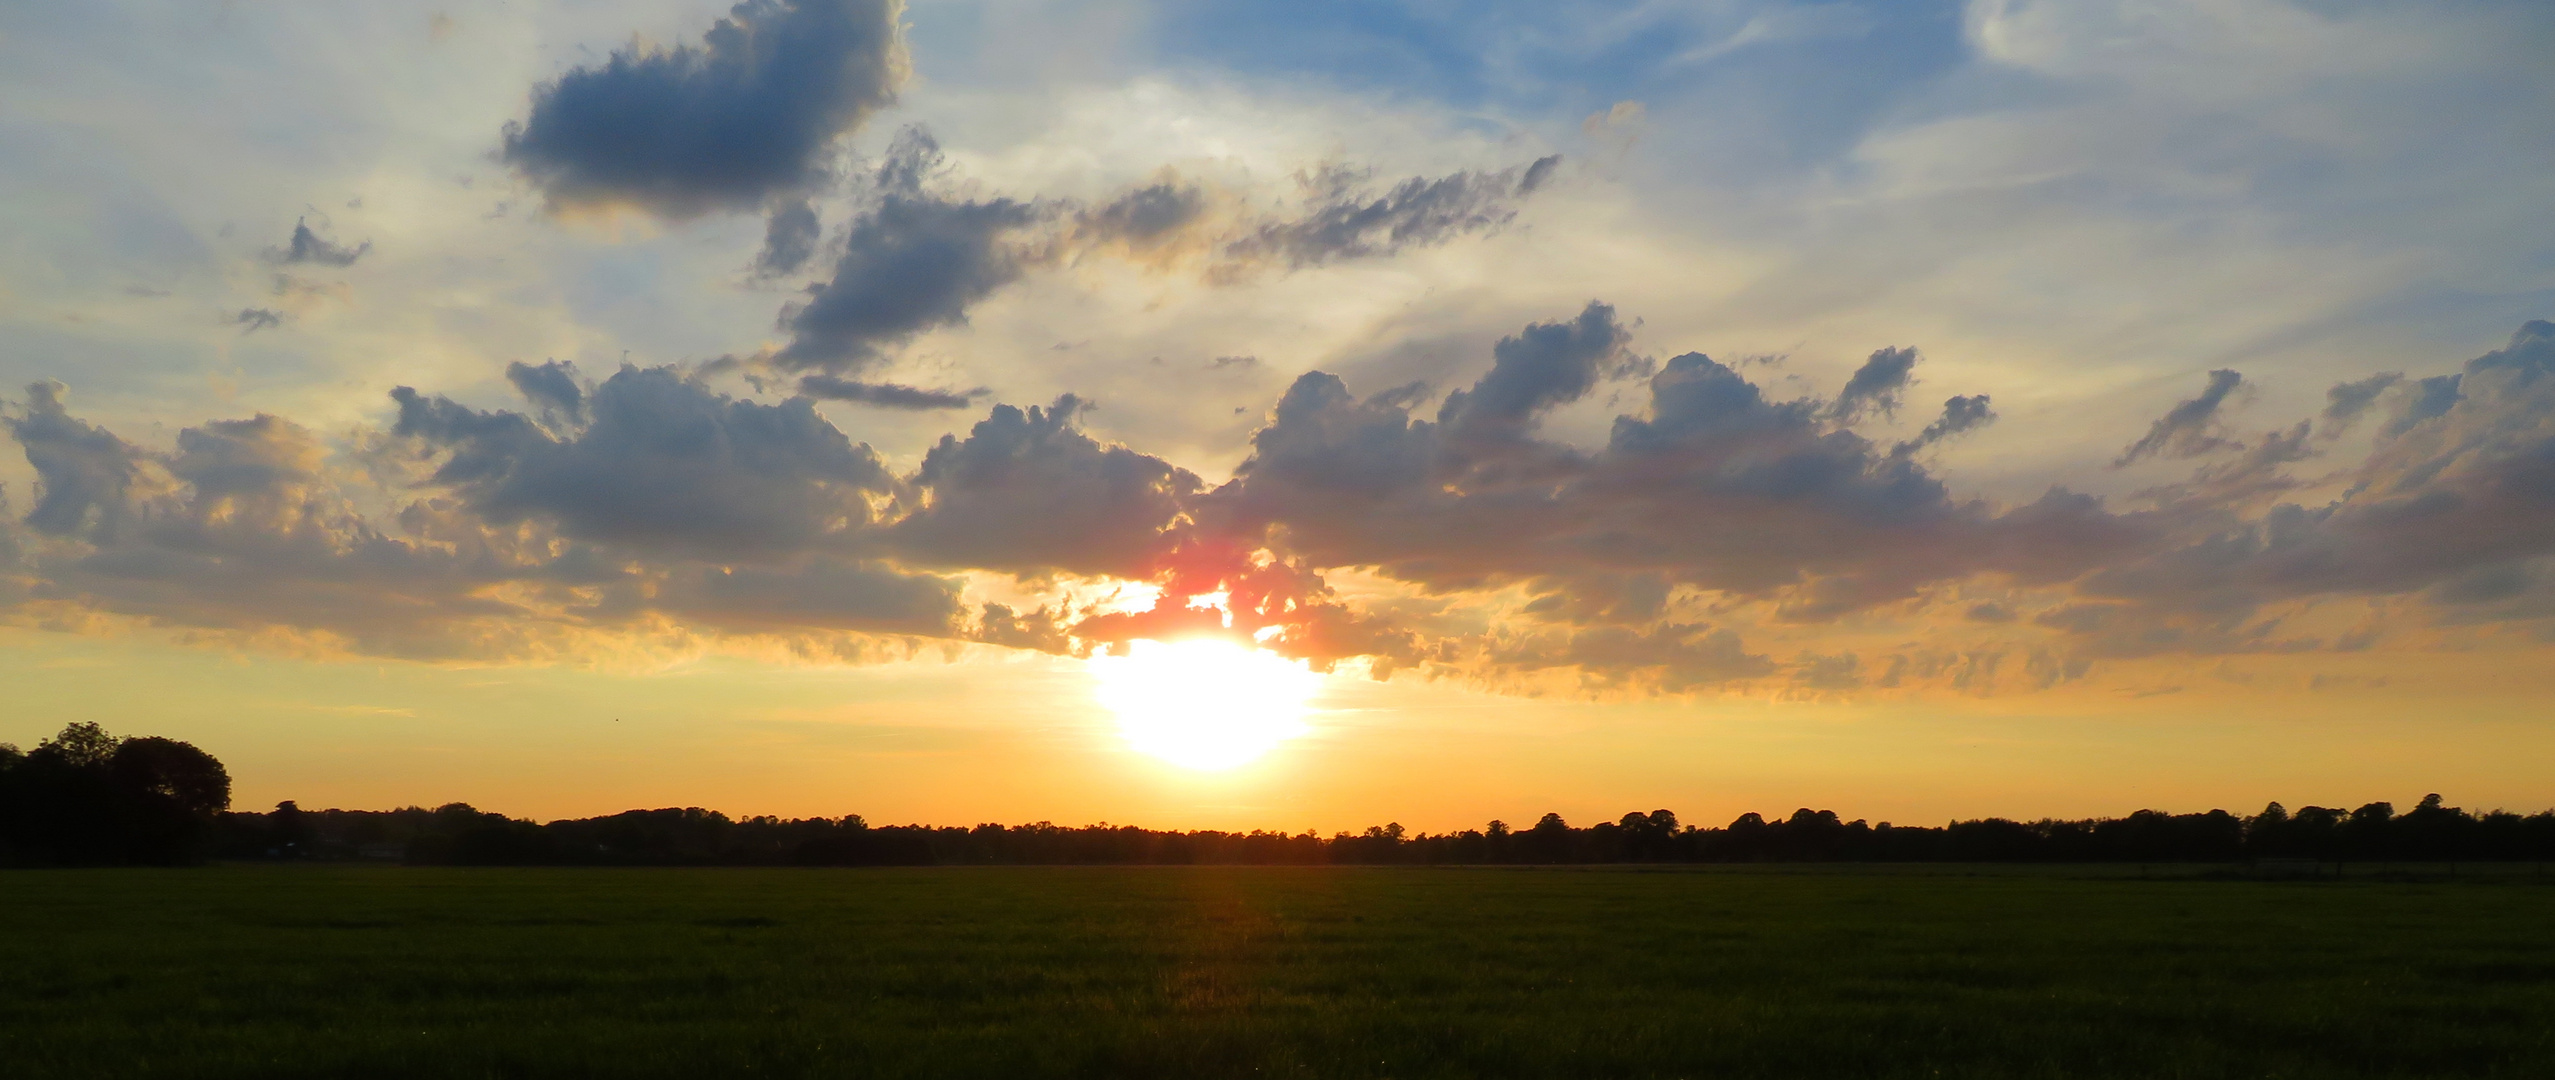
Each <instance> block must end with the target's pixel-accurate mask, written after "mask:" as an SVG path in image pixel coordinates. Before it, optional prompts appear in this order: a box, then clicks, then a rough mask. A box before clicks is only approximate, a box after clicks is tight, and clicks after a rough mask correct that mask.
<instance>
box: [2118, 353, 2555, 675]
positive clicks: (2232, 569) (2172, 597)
mask: <svg viewBox="0 0 2555 1080" xmlns="http://www.w3.org/2000/svg"><path fill="white" fill-rule="evenodd" d="M2425 384H2428V385H2429V386H2445V387H2452V388H2462V391H2459V390H2456V389H2453V390H2452V393H2453V394H2454V395H2455V396H2450V395H2448V394H2440V393H2436V392H2433V391H2430V390H2427V389H2425V388H2424V387H2425ZM2302 438H2303V429H2293V430H2292V431H2290V432H2286V433H2279V434H2278V435H2277V437H2276V439H2275V440H2267V442H2295V441H2297V440H2299V439H2302ZM2257 452H2258V451H2257ZM2347 480H2348V486H2347V488H2345V490H2344V494H2343V495H2341V496H2340V497H2338V498H2335V499H2333V500H2332V501H2329V502H2325V503H2322V504H2320V505H2305V504H2299V503H2282V504H2279V505H2276V506H2272V507H2270V508H2268V509H2267V510H2265V511H2263V512H2262V513H2261V514H2260V515H2259V516H2258V517H2250V518H2240V519H2235V520H2227V519H2226V518H2225V516H2224V515H2220V516H2218V517H2215V518H2210V519H2205V520H2206V522H2207V524H2206V527H2204V528H2200V529H2197V530H2195V531H2194V532H2193V534H2192V535H2188V536H2184V537H2180V538H2177V542H2175V543H2173V544H2170V545H2166V546H2161V547H2160V548H2158V549H2156V550H2153V551H2151V552H2147V553H2142V554H2141V555H2140V557H2138V558H2135V559H2129V560H2123V561H2120V562H2118V563H2115V564H2112V565H2108V566H2105V567H2102V568H2100V569H2099V570H2097V571H2096V572H2094V573H2092V574H2090V575H2088V577H2087V578H2086V579H2085V580H2084V581H2083V582H2082V583H2081V585H2080V591H2081V592H2082V593H2083V594H2084V595H2086V596H2087V597H2091V598H2097V599H2100V600H2104V601H2108V602H2111V603H2114V604H2115V605H2118V606H2117V608H2116V610H2117V611H2118V613H2119V614H2118V615H2117V616H2116V617H2115V618H2114V619H2113V621H2112V623H2111V624H2110V625H2109V626H2106V627H2071V628H2070V629H2074V630H2077V631H2078V632H2080V633H2092V632H2093V631H2094V630H2097V629H2104V630H2120V631H2123V632H2134V633H2137V634H2143V635H2146V636H2147V637H2148V638H2149V639H2150V640H2158V639H2163V638H2165V637H2167V636H2168V635H2180V636H2181V637H2183V638H2194V637H2197V638H2202V639H2206V638H2207V637H2208V636H2210V635H2220V636H2224V635H2235V634H2242V633H2257V634H2258V633H2268V631H2264V630H2259V629H2255V628H2251V625H2252V624H2250V623H2248V622H2247V620H2252V619H2255V618H2256V617H2257V616H2258V615H2259V614H2260V613H2261V612H2263V611H2264V610H2265V609H2266V607H2268V606H2270V605H2275V604H2279V603H2281V602H2284V601H2289V600H2299V599H2305V598H2312V597H2319V596H2388V595H2400V594H2407V593H2415V592H2421V591H2423V590H2426V589H2435V588H2436V589H2439V590H2441V592H2440V593H2438V594H2437V595H2440V596H2443V597H2447V596H2472V595H2481V594H2480V593H2477V592H2475V590H2476V589H2479V588H2481V587H2482V586H2480V585H2478V584H2477V583H2479V582H2489V581H2496V580H2499V581H2514V580H2519V579H2517V578H2514V577H2511V576H2510V572H2511V568H2513V567H2518V566H2521V565H2523V564H2525V563H2526V562H2528V561H2529V560H2535V559H2541V558H2546V557H2549V556H2555V324H2549V323H2545V322H2531V323H2528V324H2526V325H2525V326H2523V327H2521V328H2520V330H2519V332H2518V333H2516V334H2514V335H2513V336H2512V338H2511V340H2510V343H2509V344H2508V345H2507V346H2505V347H2504V348H2502V349H2499V350H2495V351H2494V352H2491V353H2487V354H2485V355H2483V356H2480V357H2477V358H2476V359H2474V360H2472V361H2469V362H2468V363H2467V364H2466V366H2465V369H2464V370H2463V371H2462V372H2460V373H2458V374H2456V375H2450V376H2438V377H2434V378H2430V379H2423V380H2418V381H2416V382H2415V383H2413V384H2412V393H2411V394H2409V395H2408V396H2407V400H2406V403H2405V405H2404V407H2403V410H2402V412H2401V413H2400V414H2399V415H2398V417H2397V419H2396V421H2395V422H2394V423H2392V424H2390V425H2389V426H2388V427H2387V428H2386V429H2385V430H2384V431H2382V432H2381V433H2380V435H2379V442H2378V445H2377V446H2376V448H2375V449H2374V450H2373V451H2372V452H2371V454H2370V455H2369V457H2368V458H2367V459H2366V460H2364V461H2363V462H2361V463H2360V465H2359V466H2358V467H2357V468H2356V469H2355V470H2353V471H2352V473H2351V474H2350V475H2349V476H2348V477H2347ZM2496 575H2500V576H2499V577H2497V576H2496ZM2487 591H2489V590H2487ZM2112 644H2113V647H2115V648H2125V647H2127V646H2126V645H2124V644H2123V643H2121V642H2119V641H2117V640H2115V641H2114V642H2113V643H2112ZM2301 644H2306V643H2301Z"/></svg>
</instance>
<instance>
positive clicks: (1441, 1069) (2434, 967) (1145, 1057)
mask: <svg viewBox="0 0 2555 1080" xmlns="http://www.w3.org/2000/svg"><path fill="white" fill-rule="evenodd" d="M2136 873H2137V872H2136V871H2135V870H2134V869H2132V868H2108V869H2070V868H2017V867H1987V868H1976V869H1964V868H1960V867H1927V868H1922V869H1909V868H1891V867H1836V868H1790V869H1785V868H1765V869H1757V868H1677V869H1635V868H1607V869H1435V868H1362V867H1299V868H1267V867H1262V868H1249V867H1199V868H1178V867H1126V868H1057V867H986V868H955V867H952V868H915V869H902V868H898V869H797V870H788V869H557V868H544V869H434V868H397V867H338V866H221V867H209V868H196V869H156V870H155V869H116V870H68V871H53V870H29V871H12V872H6V873H0V920H5V923H0V925H5V927H6V930H5V932H0V1063H5V1067H0V1073H5V1074H6V1075H8V1076H11V1077H15V1078H20V1080H35V1078H40V1077H81V1078H87V1077H102V1076H183V1077H292V1076H355V1075H360V1076H368V1077H507V1076H616V1077H617V1076H669V1077H672V1076H680V1077H704V1076H744V1075H753V1076H857V1077H921V1076H1004V1077H1016V1076H1071V1077H1220V1076H1324V1077H1328V1076H1378V1077H1384V1076H1391V1077H1475V1076H1482V1077H1493V1076H1519V1077H1525V1076H1532V1077H1616V1076H1622V1077H1652V1076H1657V1077H1938V1076H1946V1077H2084V1076H2099V1077H2359V1076H2371V1077H2374V1076H2541V1077H2542V1076H2555V917H2551V916H2555V885H2551V884H2548V883H2547V882H2546V881H2545V880H2544V879H2540V878H2538V877H2536V876H2535V875H2534V874H2533V873H2531V872H2529V871H2526V870H2518V871H2506V872H2503V873H2499V874H2491V875H2486V876H2483V877H2480V878H2479V877H2475V876H2473V875H2471V874H2470V875H2468V876H2465V877H2461V878H2457V879H2430V880H2380V879H2365V880H2345V881H2331V880H2318V881H2260V880H2223V879H2216V878H2212V877H2209V876H2205V875H2195V874H2182V875H2172V876H2146V877H2141V876H2135V875H2136Z"/></svg>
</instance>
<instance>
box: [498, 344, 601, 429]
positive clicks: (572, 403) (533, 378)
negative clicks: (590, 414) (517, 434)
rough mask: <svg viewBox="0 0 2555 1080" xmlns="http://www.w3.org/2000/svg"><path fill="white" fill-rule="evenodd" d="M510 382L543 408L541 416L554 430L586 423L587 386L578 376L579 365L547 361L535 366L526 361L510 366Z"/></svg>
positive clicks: (537, 405) (518, 390) (528, 398)
mask: <svg viewBox="0 0 2555 1080" xmlns="http://www.w3.org/2000/svg"><path fill="white" fill-rule="evenodd" d="M506 381H507V382H510V383H513V384H514V387H515V392H516V393H519V394H522V395H523V398H524V400H525V401H529V402H531V403H532V404H533V405H534V407H536V408H539V409H540V410H541V418H542V420H543V422H544V423H546V424H548V425H549V426H550V428H551V429H552V430H554V431H555V430H561V429H565V428H573V427H582V426H584V424H585V422H586V389H585V383H584V381H583V380H581V379H579V378H578V377H577V365H575V364H573V363H570V362H568V361H565V360H546V361H543V362H542V364H541V366H539V367H534V366H532V365H530V364H526V363H523V362H522V361H515V362H512V363H509V364H507V365H506Z"/></svg>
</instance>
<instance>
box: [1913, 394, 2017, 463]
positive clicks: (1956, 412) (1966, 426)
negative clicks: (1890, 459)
mask: <svg viewBox="0 0 2555 1080" xmlns="http://www.w3.org/2000/svg"><path fill="white" fill-rule="evenodd" d="M1995 422H1996V410H1994V409H1992V408H1989V407H1988V398H1987V395H1985V394H1966V395H1961V394H1956V395H1953V396H1951V397H1948V398H1945V399H1943V414H1942V415H1941V416H1938V417H1936V418H1935V419H1934V422H1933V423H1930V424H1927V425H1925V430H1923V431H1920V432H1918V433H1917V435H1916V438H1914V439H1911V440H1909V441H1907V442H1903V443H1900V444H1898V445H1897V446H1896V447H1894V448H1892V449H1891V451H1890V452H1891V453H1893V454H1911V453H1914V452H1916V451H1918V450H1921V449H1924V448H1925V447H1928V446H1932V445H1934V444H1935V443H1938V442H1942V441H1943V440H1945V439H1949V438H1951V437H1953V436H1955V435H1961V434H1965V433H1968V432H1972V431H1976V430H1978V429H1980V428H1983V427H1986V426H1987V425H1989V424H1993V423H1995Z"/></svg>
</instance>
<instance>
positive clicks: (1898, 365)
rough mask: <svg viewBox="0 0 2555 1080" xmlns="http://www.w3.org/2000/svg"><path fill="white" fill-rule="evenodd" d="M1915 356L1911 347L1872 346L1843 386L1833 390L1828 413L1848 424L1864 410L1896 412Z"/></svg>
mask: <svg viewBox="0 0 2555 1080" xmlns="http://www.w3.org/2000/svg"><path fill="white" fill-rule="evenodd" d="M1916 359H1917V357H1916V350H1914V349H1879V350H1875V351H1874V352H1873V353H1872V355H1871V357H1870V358H1869V359H1867V360H1865V361H1863V366H1862V367H1859V368H1856V369H1855V371H1854V377H1853V378H1851V379H1847V380H1846V382H1845V389H1843V390H1841V391H1838V392H1837V395H1836V404H1834V405H1832V406H1830V407H1829V409H1828V413H1829V415H1831V416H1834V417H1836V418H1837V419H1839V420H1842V421H1844V422H1846V423H1849V424H1850V423H1853V422H1855V421H1856V420H1860V419H1862V418H1863V414H1864V413H1866V412H1877V413H1880V414H1881V415H1883V416H1896V415H1898V409H1899V401H1900V399H1901V398H1902V397H1904V396H1905V395H1906V393H1907V386H1908V382H1909V378H1910V374H1911V373H1912V372H1914V371H1915V370H1916Z"/></svg>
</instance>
